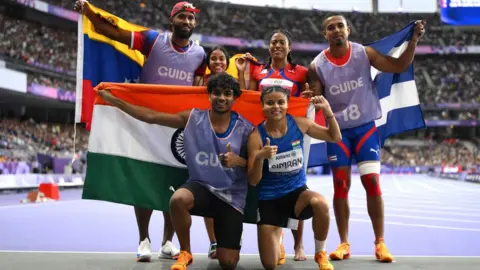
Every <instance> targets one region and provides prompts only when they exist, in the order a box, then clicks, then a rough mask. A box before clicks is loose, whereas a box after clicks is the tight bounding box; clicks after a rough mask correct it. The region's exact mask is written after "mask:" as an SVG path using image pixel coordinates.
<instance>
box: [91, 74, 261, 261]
mask: <svg viewBox="0 0 480 270" xmlns="http://www.w3.org/2000/svg"><path fill="white" fill-rule="evenodd" d="M207 91H208V97H209V99H210V104H211V109H210V110H208V109H206V110H200V109H191V110H187V111H183V112H179V113H176V114H168V113H160V112H156V111H152V110H150V109H147V108H143V107H139V106H135V105H132V104H129V103H127V102H125V101H123V100H120V99H118V98H116V97H114V96H113V95H112V94H111V93H110V92H108V91H100V92H99V95H100V96H101V97H102V98H103V99H104V100H105V101H106V102H108V103H110V104H112V105H113V106H116V107H118V108H119V109H121V110H122V111H124V112H126V113H128V114H129V115H131V116H132V117H134V118H136V119H138V120H141V121H144V122H147V123H150V124H158V125H162V126H169V127H172V128H184V129H185V131H184V148H185V157H186V164H187V168H188V173H189V176H190V177H189V179H188V180H187V182H186V183H185V184H184V185H183V186H181V187H180V188H179V189H177V191H175V193H174V194H173V196H172V198H171V199H170V213H171V215H172V221H173V225H174V227H175V231H176V232H177V236H178V240H179V242H180V248H181V252H180V255H179V256H178V259H177V261H176V263H175V264H174V265H172V266H171V269H172V270H186V269H187V265H189V264H191V263H192V262H193V256H192V253H191V249H190V227H191V225H192V218H191V215H192V214H193V215H199V216H204V217H211V218H213V224H214V231H215V238H216V239H217V256H218V261H219V263H220V266H221V267H222V269H235V268H236V266H237V263H238V261H239V259H240V248H241V237H242V232H243V219H244V217H243V213H244V212H243V211H244V208H245V203H246V198H247V192H248V184H247V183H248V182H247V181H248V179H247V170H246V167H247V161H246V155H247V153H246V146H247V141H248V136H249V135H250V133H251V132H252V131H253V129H254V125H253V124H252V123H250V122H249V121H248V120H246V119H245V118H243V117H242V116H241V115H240V114H238V113H237V112H235V111H232V105H233V103H234V102H235V100H236V99H237V98H238V97H240V95H241V93H242V92H241V90H240V84H239V83H238V82H237V81H236V80H235V79H234V78H233V77H232V76H230V75H228V74H226V73H219V74H216V75H214V76H212V77H211V78H210V79H209V80H208V83H207Z"/></svg>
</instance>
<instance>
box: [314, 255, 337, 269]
mask: <svg viewBox="0 0 480 270" xmlns="http://www.w3.org/2000/svg"><path fill="white" fill-rule="evenodd" d="M315 261H316V262H317V263H318V269H320V270H333V265H332V264H331V263H330V261H329V260H328V256H327V252H325V251H321V252H318V253H317V254H315Z"/></svg>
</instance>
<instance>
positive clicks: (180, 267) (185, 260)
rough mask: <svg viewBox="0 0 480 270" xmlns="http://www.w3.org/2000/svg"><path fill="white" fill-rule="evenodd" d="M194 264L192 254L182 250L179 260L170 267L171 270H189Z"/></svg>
mask: <svg viewBox="0 0 480 270" xmlns="http://www.w3.org/2000/svg"><path fill="white" fill-rule="evenodd" d="M191 263H193V256H192V254H191V253H190V252H188V251H185V250H182V251H181V252H180V255H178V259H177V261H176V262H175V264H174V265H172V266H171V267H170V270H187V265H189V264H191Z"/></svg>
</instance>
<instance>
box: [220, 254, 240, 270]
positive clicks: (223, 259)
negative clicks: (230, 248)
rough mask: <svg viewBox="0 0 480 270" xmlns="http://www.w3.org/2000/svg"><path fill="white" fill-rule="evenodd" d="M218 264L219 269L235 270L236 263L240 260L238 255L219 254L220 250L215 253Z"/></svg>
mask: <svg viewBox="0 0 480 270" xmlns="http://www.w3.org/2000/svg"><path fill="white" fill-rule="evenodd" d="M217 256H218V262H219V264H220V267H221V268H222V269H223V270H227V269H228V270H230V269H235V268H237V264H238V261H239V260H240V254H238V253H236V254H232V253H230V252H228V253H227V252H221V251H220V250H218V251H217Z"/></svg>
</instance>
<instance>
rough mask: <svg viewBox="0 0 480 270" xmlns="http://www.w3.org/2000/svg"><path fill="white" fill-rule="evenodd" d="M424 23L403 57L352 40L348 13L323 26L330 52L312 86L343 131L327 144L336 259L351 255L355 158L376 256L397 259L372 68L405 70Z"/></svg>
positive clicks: (314, 68) (321, 58)
mask: <svg viewBox="0 0 480 270" xmlns="http://www.w3.org/2000/svg"><path fill="white" fill-rule="evenodd" d="M424 24H425V22H424V21H416V27H415V31H414V33H413V36H412V39H411V40H410V41H409V42H408V46H407V49H406V50H405V51H404V52H403V53H402V55H400V56H399V57H398V58H393V57H391V56H387V55H383V54H381V53H379V52H378V51H376V50H375V49H374V48H372V47H369V46H363V45H361V44H358V43H355V42H350V41H349V40H348V36H349V34H350V28H349V26H348V25H347V21H346V19H345V17H343V16H342V15H334V16H328V17H327V18H326V19H325V20H324V22H323V34H324V36H325V38H326V39H327V40H328V43H329V48H328V49H326V50H324V51H322V52H321V53H320V54H319V55H318V56H317V57H316V58H315V59H314V60H313V62H312V63H311V65H310V68H309V71H308V83H309V85H310V88H311V89H313V90H314V91H315V92H316V94H319V95H320V94H322V95H323V96H325V98H326V99H327V100H328V102H329V103H330V105H331V108H332V110H333V112H334V114H335V118H336V119H337V122H338V124H339V126H340V129H341V132H342V140H341V141H340V142H338V143H329V142H327V154H328V160H329V161H330V165H331V166H332V172H333V179H334V185H333V186H334V195H333V209H334V212H335V220H336V222H337V228H338V232H339V235H340V241H341V243H340V245H339V246H338V248H337V249H336V250H335V251H334V252H333V253H331V254H330V259H332V260H342V259H348V258H349V257H350V244H349V242H348V219H349V215H350V209H349V206H348V192H349V190H350V183H351V165H352V159H353V157H355V161H356V163H357V166H358V170H359V173H360V179H361V181H362V184H363V186H364V188H365V191H366V193H367V194H366V195H367V208H368V214H369V216H370V219H371V221H372V225H373V231H374V234H375V242H374V243H375V247H374V251H375V256H376V258H377V260H378V261H380V262H392V261H393V259H394V258H393V256H392V254H391V253H390V252H389V250H388V249H387V246H386V245H385V242H384V213H383V199H382V192H381V189H380V156H379V152H380V140H379V136H378V133H377V129H376V125H375V120H376V119H379V118H381V116H382V110H381V107H380V101H379V99H378V96H377V90H376V88H375V84H374V83H373V81H372V75H371V66H373V67H374V68H376V69H377V70H379V71H381V72H387V73H401V72H404V71H405V70H406V69H407V68H408V66H409V65H410V64H411V63H412V61H413V58H414V56H415V48H416V46H417V42H418V40H419V39H420V37H421V36H422V35H423V34H424V32H425V30H424Z"/></svg>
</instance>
